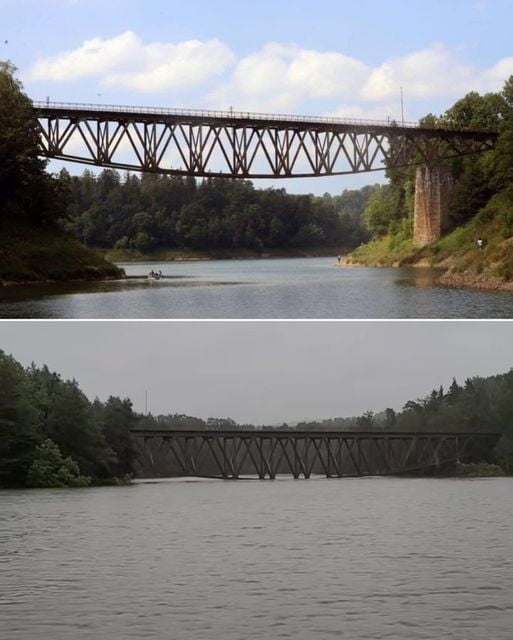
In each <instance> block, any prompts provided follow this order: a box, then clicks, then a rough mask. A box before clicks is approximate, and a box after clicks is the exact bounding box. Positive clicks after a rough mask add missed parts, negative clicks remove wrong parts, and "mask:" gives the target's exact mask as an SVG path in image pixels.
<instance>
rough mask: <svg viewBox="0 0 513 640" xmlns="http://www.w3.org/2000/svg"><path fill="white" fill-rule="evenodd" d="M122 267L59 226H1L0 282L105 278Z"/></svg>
mask: <svg viewBox="0 0 513 640" xmlns="http://www.w3.org/2000/svg"><path fill="white" fill-rule="evenodd" d="M123 275H124V273H123V270H122V269H120V268H119V267H116V266H115V265H114V264H112V263H111V262H109V261H108V260H107V259H106V258H105V257H104V256H102V255H101V254H100V253H98V252H96V251H93V250H91V249H88V248H86V247H84V246H83V245H82V244H80V242H78V240H76V239H75V238H73V237H72V236H71V235H69V234H67V233H64V232H62V231H59V230H50V229H40V228H34V227H29V226H25V225H14V224H12V223H10V224H9V225H4V226H0V286H7V285H10V284H14V285H19V284H35V283H49V282H73V281H88V280H108V279H119V278H121V277H123Z"/></svg>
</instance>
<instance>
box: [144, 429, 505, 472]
mask: <svg viewBox="0 0 513 640" xmlns="http://www.w3.org/2000/svg"><path fill="white" fill-rule="evenodd" d="M132 434H133V436H134V437H135V438H137V440H138V442H139V444H140V452H141V463H142V465H143V468H144V469H145V471H146V472H149V473H151V472H152V471H154V470H156V469H157V468H160V469H163V468H166V469H167V470H168V471H167V475H175V476H200V477H217V478H224V479H239V478H241V477H243V476H257V477H258V478H260V479H262V480H263V479H275V478H276V476H277V475H279V474H286V475H292V476H293V477H294V478H305V479H308V478H310V477H311V476H312V474H322V475H325V476H326V477H328V478H342V477H359V476H369V475H397V474H405V473H417V472H429V471H430V470H436V469H438V468H441V467H443V466H446V465H451V464H454V463H456V462H457V461H467V460H470V461H472V460H482V459H483V458H486V457H487V456H488V455H489V454H490V452H491V450H492V449H493V447H494V446H495V444H496V442H497V440H498V439H499V437H500V436H499V435H497V434H487V433H400V432H397V433H391V432H387V433H385V432H352V431H349V432H335V431H315V432H303V431H277V430H260V431H259V430H257V431H169V430H162V431H143V430H140V431H133V432H132Z"/></svg>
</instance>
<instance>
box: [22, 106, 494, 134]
mask: <svg viewBox="0 0 513 640" xmlns="http://www.w3.org/2000/svg"><path fill="white" fill-rule="evenodd" d="M33 105H34V110H35V111H36V113H37V114H38V115H41V116H52V117H59V118H61V117H67V116H72V115H74V116H76V117H79V118H87V119H89V120H101V121H105V120H109V119H111V120H112V119H116V120H118V119H123V118H125V119H127V118H128V119H130V120H137V121H138V122H151V123H167V122H181V123H188V124H195V125H211V124H217V125H219V124H220V125H228V126H239V127H247V126H252V125H253V126H255V125H256V126H260V127H272V126H275V127H276V126H280V127H283V128H285V129H293V128H300V129H313V130H317V131H328V130H329V131H339V132H348V131H360V132H375V133H387V132H390V131H393V132H394V133H395V134H400V133H404V134H406V133H407V134H410V135H411V134H412V133H417V134H418V135H422V136H433V137H441V136H444V137H445V136H449V137H453V136H455V137H459V138H461V137H467V136H468V137H470V138H472V139H483V140H488V139H489V138H490V136H496V135H497V132H496V131H493V130H491V129H475V128H470V127H458V126H449V125H445V124H444V125H437V126H431V127H428V126H426V125H423V124H420V123H419V122H418V121H416V122H414V121H409V122H395V121H393V120H390V119H387V120H369V119H362V118H360V119H359V118H333V117H329V116H303V115H291V114H270V113H259V112H250V111H220V110H208V109H165V108H158V107H132V106H126V105H125V106H124V105H104V104H88V103H83V104H80V103H72V102H42V101H33Z"/></svg>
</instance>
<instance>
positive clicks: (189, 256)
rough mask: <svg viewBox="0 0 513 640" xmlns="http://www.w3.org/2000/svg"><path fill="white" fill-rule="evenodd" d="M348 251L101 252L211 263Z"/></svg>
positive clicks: (118, 258) (115, 258)
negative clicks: (215, 261)
mask: <svg viewBox="0 0 513 640" xmlns="http://www.w3.org/2000/svg"><path fill="white" fill-rule="evenodd" d="M345 251H347V249H345V250H344V249H341V248H340V247H317V248H312V249H266V250H265V251H252V250H251V249H236V250H235V249H216V250H205V251H194V250H189V249H159V250H156V251H148V252H141V251H137V250H136V249H98V252H99V253H101V255H102V256H103V257H104V258H105V259H106V260H108V261H109V262H196V261H207V260H255V259H272V258H325V257H329V256H338V255H339V254H341V253H344V252H345Z"/></svg>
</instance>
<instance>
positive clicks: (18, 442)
mask: <svg viewBox="0 0 513 640" xmlns="http://www.w3.org/2000/svg"><path fill="white" fill-rule="evenodd" d="M30 391H31V389H30V386H29V385H28V384H27V379H26V376H25V371H24V369H23V367H22V366H21V365H20V364H19V363H18V362H16V361H15V360H14V358H12V357H11V356H8V355H6V354H5V353H4V352H3V351H0V487H2V486H4V487H5V486H19V485H22V484H23V483H24V481H25V477H26V475H27V471H28V468H29V466H30V463H31V455H32V451H33V449H34V446H35V445H36V444H37V442H38V433H37V430H36V416H37V411H36V408H35V407H34V405H33V402H32V396H31V393H30Z"/></svg>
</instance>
